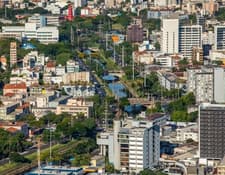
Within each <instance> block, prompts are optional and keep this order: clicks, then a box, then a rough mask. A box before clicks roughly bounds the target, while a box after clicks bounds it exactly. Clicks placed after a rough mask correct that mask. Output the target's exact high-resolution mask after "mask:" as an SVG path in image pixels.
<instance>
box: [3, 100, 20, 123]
mask: <svg viewBox="0 0 225 175" xmlns="http://www.w3.org/2000/svg"><path fill="white" fill-rule="evenodd" d="M18 106H19V102H11V103H8V104H6V105H2V106H0V119H1V120H11V121H14V120H15V114H13V115H10V114H12V113H13V112H14V111H15V110H16V108H17V107H18Z"/></svg>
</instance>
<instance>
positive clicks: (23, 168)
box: [0, 141, 81, 175]
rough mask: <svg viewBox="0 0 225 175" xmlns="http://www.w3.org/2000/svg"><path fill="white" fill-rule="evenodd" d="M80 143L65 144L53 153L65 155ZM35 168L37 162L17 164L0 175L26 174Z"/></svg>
mask: <svg viewBox="0 0 225 175" xmlns="http://www.w3.org/2000/svg"><path fill="white" fill-rule="evenodd" d="M80 142H81V141H77V142H73V143H69V144H66V145H64V146H63V147H62V148H57V149H55V150H54V151H53V152H56V153H57V154H59V155H63V154H65V153H67V152H68V151H70V150H71V149H73V148H74V147H75V146H76V145H77V144H78V143H80ZM42 163H44V162H42ZM37 166H38V161H37V160H34V161H32V163H30V164H18V165H16V166H15V167H13V168H11V169H8V170H5V171H2V172H0V174H1V175H22V174H24V173H25V172H28V171H29V170H31V169H34V168H36V167H37Z"/></svg>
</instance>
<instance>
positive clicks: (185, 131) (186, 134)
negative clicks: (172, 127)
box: [176, 123, 198, 142]
mask: <svg viewBox="0 0 225 175" xmlns="http://www.w3.org/2000/svg"><path fill="white" fill-rule="evenodd" d="M176 134H177V135H176V138H177V141H179V142H186V141H187V140H188V139H191V140H193V141H195V142H198V125H197V123H196V124H193V125H188V126H185V127H179V128H177V129H176Z"/></svg>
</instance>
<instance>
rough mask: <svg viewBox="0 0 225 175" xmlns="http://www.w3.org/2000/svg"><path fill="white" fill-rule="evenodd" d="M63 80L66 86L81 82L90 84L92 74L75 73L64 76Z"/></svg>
mask: <svg viewBox="0 0 225 175" xmlns="http://www.w3.org/2000/svg"><path fill="white" fill-rule="evenodd" d="M62 80H63V83H64V84H70V83H73V82H76V81H81V82H87V83H89V82H90V72H74V73H66V74H65V75H63V76H62Z"/></svg>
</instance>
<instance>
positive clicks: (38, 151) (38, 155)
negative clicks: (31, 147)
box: [37, 138, 41, 174]
mask: <svg viewBox="0 0 225 175" xmlns="http://www.w3.org/2000/svg"><path fill="white" fill-rule="evenodd" d="M40 142H41V139H40V138H37V159H38V174H40V171H41V151H40V149H41V148H40V147H41V143H40Z"/></svg>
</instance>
